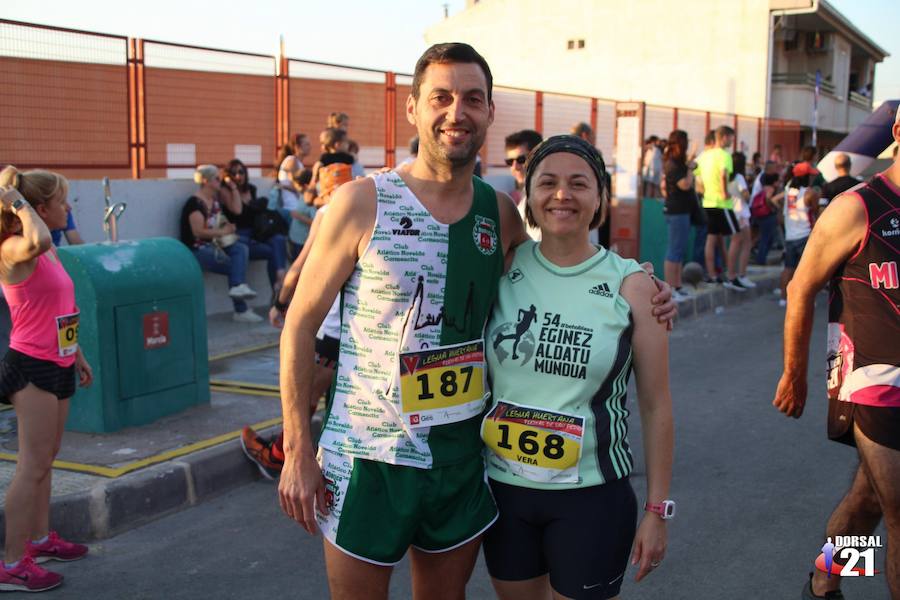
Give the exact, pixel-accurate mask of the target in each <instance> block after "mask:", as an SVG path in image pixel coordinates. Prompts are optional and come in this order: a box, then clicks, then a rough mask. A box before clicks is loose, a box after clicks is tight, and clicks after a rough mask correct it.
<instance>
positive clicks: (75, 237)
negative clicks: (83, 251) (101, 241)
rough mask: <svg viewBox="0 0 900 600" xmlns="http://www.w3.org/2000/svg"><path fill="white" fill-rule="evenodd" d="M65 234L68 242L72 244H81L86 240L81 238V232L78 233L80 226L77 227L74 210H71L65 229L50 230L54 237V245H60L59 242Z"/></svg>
mask: <svg viewBox="0 0 900 600" xmlns="http://www.w3.org/2000/svg"><path fill="white" fill-rule="evenodd" d="M63 235H65V236H66V243H68V244H69V245H70V246H78V245H79V244H83V243H84V240H83V239H81V234H80V233H78V228H77V227H75V218H74V217H72V210H71V208H70V210H69V216H68V217H67V218H66V227H65V229H52V230H51V231H50V236H51V237H52V238H53V245H54V246H59V243H60V242H61V241H62V238H63Z"/></svg>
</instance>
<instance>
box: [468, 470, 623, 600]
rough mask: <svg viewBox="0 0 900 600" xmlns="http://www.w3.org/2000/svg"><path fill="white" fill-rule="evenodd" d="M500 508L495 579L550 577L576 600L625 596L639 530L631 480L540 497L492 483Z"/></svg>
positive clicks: (492, 544) (488, 544) (492, 536)
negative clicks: (625, 581) (623, 589)
mask: <svg viewBox="0 0 900 600" xmlns="http://www.w3.org/2000/svg"><path fill="white" fill-rule="evenodd" d="M489 481H490V484H491V490H492V491H493V493H494V500H495V501H496V502H497V507H498V508H499V509H500V517H499V518H498V519H497V522H496V523H494V525H493V526H492V527H491V528H490V529H488V531H487V533H486V534H485V537H484V558H485V561H486V562H487V568H488V572H489V573H490V574H491V577H493V578H495V579H499V580H502V581H523V580H526V579H533V578H535V577H540V576H541V575H544V574H546V573H549V574H550V585H551V586H552V587H553V589H554V590H556V592H557V593H559V594H562V595H563V596H567V597H569V598H575V599H582V598H590V599H605V598H612V597H614V596H616V595H618V593H619V588H620V586H621V585H622V579H623V578H624V576H625V569H626V568H627V567H628V556H629V554H630V552H631V544H632V542H633V541H634V534H635V530H636V523H637V499H636V498H635V495H634V490H632V489H631V483H630V482H629V480H628V478H627V477H626V478H625V479H618V480H616V481H611V482H609V483H606V484H604V485H595V486H590V487H585V488H580V489H569V490H535V489H532V488H525V487H519V486H514V485H507V484H505V483H500V482H498V481H494V480H493V479H491V480H489Z"/></svg>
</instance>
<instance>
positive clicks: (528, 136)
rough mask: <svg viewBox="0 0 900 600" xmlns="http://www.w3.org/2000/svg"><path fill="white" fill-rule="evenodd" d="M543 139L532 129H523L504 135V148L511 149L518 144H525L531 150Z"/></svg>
mask: <svg viewBox="0 0 900 600" xmlns="http://www.w3.org/2000/svg"><path fill="white" fill-rule="evenodd" d="M543 141H544V138H543V136H542V135H541V134H540V133H538V132H537V131H535V130H534V129H523V130H522V131H517V132H515V133H511V134H509V135H508V136H506V140H505V142H506V149H507V150H512V149H514V148H518V147H519V146H525V147H526V148H528V151H529V152H531V151H532V150H534V148H535V147H536V146H537V145H538V144H540V143H541V142H543Z"/></svg>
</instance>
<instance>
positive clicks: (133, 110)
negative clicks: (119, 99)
mask: <svg viewBox="0 0 900 600" xmlns="http://www.w3.org/2000/svg"><path fill="white" fill-rule="evenodd" d="M127 51H128V57H127V59H126V65H127V66H126V73H127V79H128V166H129V167H131V177H132V179H138V178H139V177H140V175H141V173H140V171H139V170H138V156H137V155H138V150H137V84H136V79H137V73H136V70H137V67H136V66H135V55H136V54H137V48H136V45H135V42H134V39H131V38H129V40H128V48H127Z"/></svg>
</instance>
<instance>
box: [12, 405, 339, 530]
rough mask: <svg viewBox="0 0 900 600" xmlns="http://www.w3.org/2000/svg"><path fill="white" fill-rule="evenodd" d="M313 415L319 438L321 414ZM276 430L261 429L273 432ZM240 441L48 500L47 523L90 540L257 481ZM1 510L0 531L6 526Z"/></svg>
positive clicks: (142, 523) (314, 432)
mask: <svg viewBox="0 0 900 600" xmlns="http://www.w3.org/2000/svg"><path fill="white" fill-rule="evenodd" d="M317 417H318V418H314V419H313V426H312V433H313V435H314V436H316V437H318V432H319V430H320V428H321V423H322V420H321V416H319V415H317ZM277 430H278V428H269V429H266V430H263V431H264V432H269V433H273V432H275V431H277ZM261 477H262V476H261V475H260V474H259V470H258V469H257V468H256V465H254V464H253V463H251V462H250V461H249V460H248V459H247V457H246V456H244V452H243V450H242V449H241V443H240V440H231V441H229V442H226V443H224V444H220V445H218V446H214V447H212V448H207V449H205V450H201V451H200V452H197V453H195V454H191V455H189V456H185V457H181V458H178V459H175V460H172V461H170V462H167V463H162V464H159V465H154V466H152V467H148V468H146V469H141V470H139V471H135V472H133V473H129V474H127V475H124V476H122V477H120V478H118V479H108V480H103V481H100V482H97V483H95V484H94V485H93V486H91V487H90V488H88V489H85V490H82V491H78V492H74V493H71V494H66V495H64V496H57V497H55V498H52V499H51V501H50V526H51V528H52V529H54V530H56V531H57V532H59V534H60V535H61V536H62V537H64V538H67V539H72V540H78V541H83V542H91V541H97V540H102V539H106V538H109V537H113V536H115V535H119V534H121V533H124V532H126V531H128V530H130V529H134V528H136V527H140V526H141V525H145V524H147V523H149V522H151V521H154V520H156V519H160V518H162V517H165V516H168V515H170V514H173V513H176V512H178V511H181V510H184V509H186V508H190V507H192V506H195V505H197V504H200V503H202V502H205V501H207V500H210V499H212V498H215V497H216V496H219V495H221V494H224V493H225V492H228V491H230V490H233V489H234V488H237V487H240V486H242V485H245V484H248V483H251V482H253V481H256V480H258V479H261ZM5 521H6V519H5V515H4V514H3V513H2V512H0V532H2V531H3V530H4V529H5V524H6V523H5Z"/></svg>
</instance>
